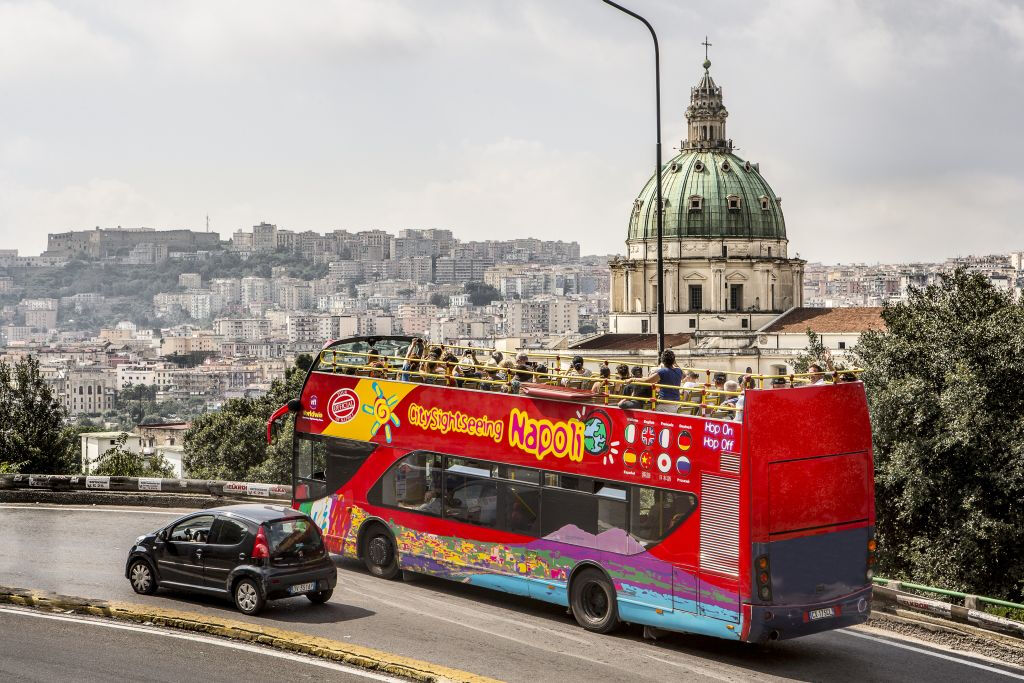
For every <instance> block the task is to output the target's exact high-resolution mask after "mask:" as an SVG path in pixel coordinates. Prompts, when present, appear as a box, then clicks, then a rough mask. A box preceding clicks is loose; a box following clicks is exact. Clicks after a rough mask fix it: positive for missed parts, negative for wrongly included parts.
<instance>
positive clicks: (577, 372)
mask: <svg viewBox="0 0 1024 683" xmlns="http://www.w3.org/2000/svg"><path fill="white" fill-rule="evenodd" d="M593 375H594V373H592V372H591V371H590V370H588V369H587V368H585V367H584V366H583V356H573V358H572V365H570V366H569V369H568V370H566V371H565V377H564V378H563V379H562V386H564V387H573V388H575V389H582V388H583V384H584V381H583V380H584V378H587V377H592V376H593Z"/></svg>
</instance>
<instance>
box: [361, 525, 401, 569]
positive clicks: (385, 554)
mask: <svg viewBox="0 0 1024 683" xmlns="http://www.w3.org/2000/svg"><path fill="white" fill-rule="evenodd" d="M363 562H364V563H365V564H366V569H367V571H369V572H370V573H371V574H373V575H374V576H379V577H380V578H382V579H393V578H395V577H396V576H398V571H399V570H398V551H397V550H395V542H394V541H393V540H391V534H390V533H388V530H387V529H385V528H384V527H383V526H381V525H380V524H374V525H373V526H372V527H370V528H369V529H368V530H367V531H366V538H365V540H364V541H363Z"/></svg>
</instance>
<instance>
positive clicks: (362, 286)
mask: <svg viewBox="0 0 1024 683" xmlns="http://www.w3.org/2000/svg"><path fill="white" fill-rule="evenodd" d="M580 251H581V249H580V245H579V244H578V243H576V242H562V241H545V240H540V239H517V240H507V241H499V240H488V241H474V242H464V241H460V240H457V239H455V238H454V237H453V235H452V232H451V231H450V230H439V229H425V230H414V229H403V230H399V231H397V233H392V232H389V231H386V230H379V229H374V230H363V231H355V232H350V231H347V230H336V231H334V232H330V233H327V234H321V233H316V232H312V231H305V232H295V231H291V230H287V229H283V228H278V227H277V226H276V225H273V224H270V223H259V224H257V225H255V226H253V228H251V229H249V230H238V231H237V232H235V233H234V234H233V235H232V236H231V239H230V240H227V241H223V240H221V239H220V237H219V235H217V234H216V233H208V232H201V231H190V230H165V231H157V230H151V229H145V228H139V229H123V228H115V229H100V228H97V229H94V230H84V231H73V232H66V233H56V234H51V235H49V238H48V243H47V249H46V251H45V252H43V253H42V254H41V255H39V256H25V255H19V254H18V253H17V251H15V250H0V304H2V309H0V342H2V344H3V347H4V354H3V356H4V357H6V358H8V359H12V358H16V357H19V356H22V355H28V354H33V355H35V356H36V357H38V358H39V359H40V361H41V363H42V366H43V371H44V373H45V374H46V376H47V377H48V379H49V380H50V382H51V384H52V385H53V386H54V388H55V389H56V390H57V391H58V393H59V394H60V395H61V396H62V398H63V400H64V402H65V404H66V406H67V407H68V409H69V411H70V413H71V414H72V415H73V416H90V415H92V416H99V415H103V414H107V415H108V416H115V417H116V416H118V415H120V416H121V417H122V418H123V421H124V422H125V423H128V422H130V421H131V419H133V418H134V419H138V418H141V417H145V416H144V415H139V414H136V415H128V414H122V413H123V411H124V410H125V408H126V406H127V405H129V404H130V403H131V401H130V400H129V399H126V398H125V396H124V394H125V390H126V389H128V388H129V387H130V389H129V391H128V394H129V395H131V396H135V395H136V394H137V393H138V387H151V388H152V391H151V392H150V394H149V397H150V399H151V401H150V406H154V407H155V406H157V405H160V406H163V408H162V411H163V412H164V413H167V414H163V415H161V414H157V415H150V416H149V417H151V418H152V417H157V418H161V419H175V418H187V417H189V416H191V415H192V414H194V413H195V412H197V411H202V410H206V409H209V408H210V407H216V406H217V405H219V403H220V402H222V401H223V400H224V399H226V398H230V397H234V396H247V395H248V396H252V395H259V394H261V393H262V392H264V391H266V389H267V388H268V387H269V385H270V382H271V381H272V380H273V379H275V378H277V377H280V376H282V375H283V373H284V369H285V367H287V366H288V365H289V364H290V363H292V362H293V360H294V358H295V357H296V356H297V355H298V354H301V353H315V352H316V351H318V350H319V349H320V348H321V347H322V345H323V344H324V342H325V341H326V340H328V339H335V338H341V337H349V336H356V335H390V334H406V335H411V336H419V337H425V338H428V339H430V340H432V341H444V342H447V343H465V344H478V345H481V346H498V347H502V348H531V347H532V348H563V349H564V348H567V347H568V346H569V345H570V344H573V343H576V342H579V341H580V340H582V339H585V338H587V337H590V336H594V335H600V334H602V333H604V332H606V331H607V327H608V313H609V306H608V294H609V273H608V266H607V263H608V257H607V256H581V254H580ZM956 266H964V267H966V268H968V269H970V270H972V271H977V272H982V273H984V274H985V275H986V276H987V277H988V278H989V280H990V281H991V282H993V283H994V284H995V285H996V286H997V287H999V288H1000V289H1003V290H1008V291H1015V292H1018V293H1019V292H1020V289H1021V287H1022V285H1024V272H1022V253H1021V252H1014V253H1011V254H1003V255H992V256H984V257H966V258H955V259H949V260H947V261H945V262H943V263H908V264H885V265H864V264H840V265H831V266H829V265H822V264H816V263H809V264H807V266H806V272H805V278H804V304H805V306H808V307H849V306H857V307H864V306H880V305H882V304H883V303H884V302H886V301H892V300H895V299H900V298H902V297H904V296H905V295H906V293H907V291H908V289H909V288H910V287H913V286H924V285H927V284H930V283H932V282H934V281H935V280H936V278H937V277H938V275H939V274H940V273H942V272H949V271H951V270H952V269H953V268H954V267H956ZM133 392H134V393H133ZM158 399H159V402H158ZM140 405H142V404H141V401H140ZM167 406H170V407H169V408H168V407H167ZM154 409H155V408H154ZM140 412H141V411H140Z"/></svg>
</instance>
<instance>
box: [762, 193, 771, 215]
mask: <svg viewBox="0 0 1024 683" xmlns="http://www.w3.org/2000/svg"><path fill="white" fill-rule="evenodd" d="M771 208H772V203H771V201H769V199H768V196H767V195H761V210H762V211H768V210H770V209H771Z"/></svg>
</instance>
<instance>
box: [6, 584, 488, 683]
mask: <svg viewBox="0 0 1024 683" xmlns="http://www.w3.org/2000/svg"><path fill="white" fill-rule="evenodd" d="M0 603H6V604H9V605H18V606H20V607H34V608H37V609H46V610H60V611H62V612H73V613H76V614H88V615H91V616H98V617H107V618H111V619H121V620H125V621H132V622H136V623H140V624H144V623H146V622H150V623H152V624H153V625H156V626H163V627H169V628H175V629H180V630H183V631H195V632H199V633H205V634H208V635H214V636H221V637H223V638H229V639H231V640H241V641H246V642H254V643H260V644H262V645H269V646H271V647H275V648H277V649H281V650H288V651H290V652H298V653H301V654H305V655H311V656H313V657H320V658H323V659H329V660H332V661H335V662H341V663H343V664H348V665H349V666H356V667H359V668H362V669H368V670H370V671H377V672H381V673H387V674H390V675H392V676H402V677H404V678H408V679H411V680H414V681H421V682H422V683H444V682H447V681H452V682H458V683H495V681H496V679H493V678H488V677H486V676H480V675H478V674H474V673H470V672H468V671H461V670H459V669H452V668H449V667H446V666H441V665H438V664H431V663H429V662H424V661H421V660H418V659H412V658H410V657H403V656H401V655H394V654H390V653H387V652H383V651H381V650H374V649H372V648H368V647H362V646H360V645H353V644H350V643H343V642H340V641H337V640H331V639H330V638H322V637H319V636H310V635H306V634H304V633H298V632H295V631H287V630H284V629H279V628H275V627H271V626H259V625H257V624H251V623H248V622H244V621H237V620H234V619H225V618H222V617H216V616H207V615H202V614H197V613H194V612H184V611H179V610H172V609H166V608H163V607H146V606H144V605H137V604H133V603H127V602H116V601H108V600H91V599H88V598H80V597H75V596H69V595H59V594H57V593H50V592H47V591H37V590H29V589H24V588H11V587H8V586H0Z"/></svg>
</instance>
